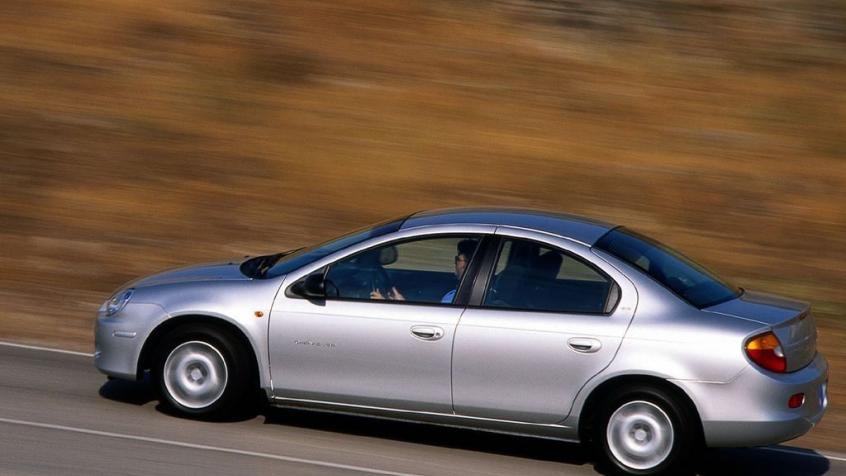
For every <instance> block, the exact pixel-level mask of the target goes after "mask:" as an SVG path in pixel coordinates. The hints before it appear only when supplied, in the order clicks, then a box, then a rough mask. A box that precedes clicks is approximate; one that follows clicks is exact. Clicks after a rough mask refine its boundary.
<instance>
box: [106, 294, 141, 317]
mask: <svg viewBox="0 0 846 476" xmlns="http://www.w3.org/2000/svg"><path fill="white" fill-rule="evenodd" d="M133 293H135V289H133V288H129V289H125V290H123V291H120V292H118V293H117V294H115V295H114V296H112V297H111V299H109V300H108V301H107V302H106V315H107V316H113V315H115V314H117V313H119V312H120V311H121V309H123V308H124V307H126V303H128V302H129V300H130V299H132V294H133Z"/></svg>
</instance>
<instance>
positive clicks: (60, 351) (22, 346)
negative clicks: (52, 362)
mask: <svg viewBox="0 0 846 476" xmlns="http://www.w3.org/2000/svg"><path fill="white" fill-rule="evenodd" d="M0 345H3V346H6V347H17V348H19V349H30V350H42V351H45V352H56V353H58V354H70V355H81V356H83V357H94V354H89V353H87V352H77V351H75V350H65V349H54V348H52V347H39V346H37V345H26V344H16V343H14V342H3V341H0Z"/></svg>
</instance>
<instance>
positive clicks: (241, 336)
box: [136, 314, 262, 386]
mask: <svg viewBox="0 0 846 476" xmlns="http://www.w3.org/2000/svg"><path fill="white" fill-rule="evenodd" d="M190 324H196V325H200V326H207V327H212V328H215V329H218V330H220V331H221V332H224V333H226V334H227V335H229V336H231V337H233V338H234V339H236V340H237V341H238V342H239V343H240V344H241V345H243V347H244V348H245V349H247V351H248V352H249V355H247V359H248V361H249V362H251V363H252V366H253V371H254V374H253V375H254V376H255V384H256V385H257V386H258V385H260V382H261V380H262V375H261V369H260V368H259V359H258V355H257V354H256V347H255V346H254V345H253V343H252V341H251V340H250V339H249V337H247V334H246V333H245V332H244V330H243V329H241V328H240V327H238V326H237V325H236V324H234V323H233V322H230V321H228V320H226V319H223V318H221V317H216V316H209V315H204V314H186V315H181V316H174V317H171V318H170V319H166V320H164V321H162V322H161V323H160V324H159V325H158V326H156V328H155V329H153V330H152V331H151V332H150V334H149V335H148V336H147V339H146V340H145V341H144V346H143V347H142V348H141V354H140V355H139V358H138V368H137V370H136V376H137V378H138V379H139V380H140V379H142V378H143V377H144V372H145V371H146V370H148V369H150V368H151V367H152V365H153V360H154V356H155V353H156V348H157V347H158V346H159V345H160V344H161V343H162V341H163V340H164V339H165V337H166V336H167V335H168V334H169V333H170V332H172V331H173V330H174V329H176V328H178V327H182V326H185V325H190Z"/></svg>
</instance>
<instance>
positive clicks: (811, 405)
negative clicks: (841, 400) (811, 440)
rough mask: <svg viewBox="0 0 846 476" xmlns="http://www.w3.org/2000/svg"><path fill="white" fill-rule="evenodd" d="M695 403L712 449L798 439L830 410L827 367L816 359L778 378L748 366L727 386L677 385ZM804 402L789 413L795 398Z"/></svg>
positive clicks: (770, 373)
mask: <svg viewBox="0 0 846 476" xmlns="http://www.w3.org/2000/svg"><path fill="white" fill-rule="evenodd" d="M674 383H676V384H677V385H679V386H680V387H682V388H683V389H684V390H685V391H686V392H687V393H688V395H689V396H690V397H691V398H692V399H693V401H694V402H695V403H696V407H697V410H698V411H699V415H700V417H701V418H702V428H703V430H704V433H705V442H706V444H707V445H708V446H711V447H732V446H734V447H737V446H761V445H770V444H775V443H780V442H782V441H787V440H791V439H793V438H796V437H799V436H801V435H803V434H805V433H807V432H808V431H810V430H811V428H813V427H814V425H816V424H817V423H819V421H820V420H821V419H822V417H823V414H824V413H825V410H826V408H827V406H828V395H827V386H828V362H826V360H825V358H824V357H823V356H822V354H817V356H816V358H815V359H814V361H813V362H812V363H811V364H810V365H808V366H807V367H805V368H803V369H801V370H798V371H796V372H792V373H788V374H776V373H772V372H767V371H765V370H760V369H758V368H755V367H752V366H749V367H747V368H746V369H744V370H743V371H742V372H741V373H740V374H739V375H738V376H737V377H736V378H735V379H734V380H732V381H731V382H728V383H712V382H690V381H674ZM797 393H804V394H805V402H804V404H803V405H802V406H800V407H799V408H795V409H791V408H789V407H788V405H787V401H788V399H789V398H790V396H791V395H794V394H797Z"/></svg>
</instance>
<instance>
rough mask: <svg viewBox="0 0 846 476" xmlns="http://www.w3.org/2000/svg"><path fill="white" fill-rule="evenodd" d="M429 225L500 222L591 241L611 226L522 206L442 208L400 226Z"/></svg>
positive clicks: (416, 215)
mask: <svg viewBox="0 0 846 476" xmlns="http://www.w3.org/2000/svg"><path fill="white" fill-rule="evenodd" d="M433 225H501V226H513V227H517V228H526V229H531V230H537V231H542V232H545V233H551V234H553V235H558V236H561V237H564V238H569V239H572V240H575V241H578V242H580V243H583V244H585V245H588V246H591V245H593V244H594V243H595V242H596V241H597V240H598V239H599V238H600V237H602V235H604V234H605V233H607V232H608V231H609V230H611V229H612V228H614V227H615V225H612V224H609V223H605V222H602V221H598V220H593V219H590V218H584V217H580V216H577V215H568V214H565V213H557V212H550V211H545V210H533V209H522V208H446V209H441V210H429V211H423V212H418V213H415V214H413V215H411V216H409V217H408V218H407V219H406V220H405V222H404V223H403V224H402V226H401V227H400V229H408V228H417V227H423V226H433Z"/></svg>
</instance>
